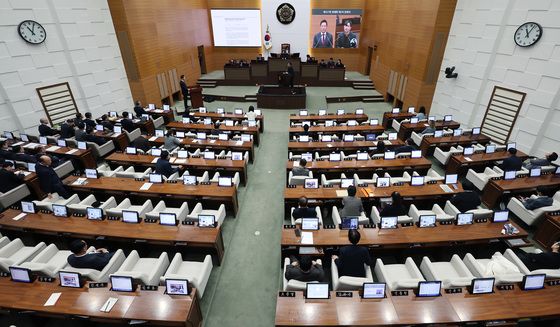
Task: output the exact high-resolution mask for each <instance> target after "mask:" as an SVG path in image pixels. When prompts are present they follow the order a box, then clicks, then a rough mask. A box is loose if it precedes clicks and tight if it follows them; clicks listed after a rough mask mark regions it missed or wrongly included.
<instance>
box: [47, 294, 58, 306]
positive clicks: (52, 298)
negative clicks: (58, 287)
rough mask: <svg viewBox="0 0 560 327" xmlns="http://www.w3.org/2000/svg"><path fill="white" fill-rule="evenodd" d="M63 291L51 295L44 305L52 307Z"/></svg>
mask: <svg viewBox="0 0 560 327" xmlns="http://www.w3.org/2000/svg"><path fill="white" fill-rule="evenodd" d="M61 294H62V293H53V294H51V296H50V297H49V299H48V300H47V302H45V304H44V306H45V307H52V306H53V305H55V304H56V301H58V298H59V297H60V295H61Z"/></svg>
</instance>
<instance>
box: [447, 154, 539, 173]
mask: <svg viewBox="0 0 560 327" xmlns="http://www.w3.org/2000/svg"><path fill="white" fill-rule="evenodd" d="M509 156H510V154H509V152H507V151H499V152H494V153H489V154H486V153H476V154H473V155H470V156H464V155H462V154H459V155H451V156H450V157H449V161H448V162H447V165H446V166H445V172H446V173H448V174H461V175H464V174H465V173H466V171H467V170H468V169H469V168H472V167H473V166H479V167H480V166H489V165H490V163H491V162H496V161H502V160H504V159H506V158H509ZM517 156H518V157H519V158H520V159H521V160H525V159H527V157H528V156H527V154H525V153H523V152H521V151H517Z"/></svg>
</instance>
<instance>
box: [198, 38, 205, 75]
mask: <svg viewBox="0 0 560 327" xmlns="http://www.w3.org/2000/svg"><path fill="white" fill-rule="evenodd" d="M198 64H199V65H200V73H201V74H206V57H205V56H204V46H203V45H199V46H198Z"/></svg>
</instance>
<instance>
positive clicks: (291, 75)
mask: <svg viewBox="0 0 560 327" xmlns="http://www.w3.org/2000/svg"><path fill="white" fill-rule="evenodd" d="M286 73H287V74H288V82H289V85H290V87H291V88H293V87H294V76H295V72H294V67H293V66H292V63H291V62H290V61H288V65H287V67H286ZM293 93H294V92H293V91H292V94H293Z"/></svg>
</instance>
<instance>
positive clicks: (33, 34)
mask: <svg viewBox="0 0 560 327" xmlns="http://www.w3.org/2000/svg"><path fill="white" fill-rule="evenodd" d="M18 33H19V36H21V38H22V39H24V40H25V41H26V42H28V43H31V44H39V43H43V41H45V39H46V38H47V32H46V31H45V28H44V27H43V26H42V25H41V24H39V23H37V22H35V21H32V20H24V21H23V22H21V23H20V24H19V26H18Z"/></svg>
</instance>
